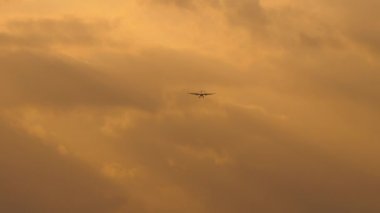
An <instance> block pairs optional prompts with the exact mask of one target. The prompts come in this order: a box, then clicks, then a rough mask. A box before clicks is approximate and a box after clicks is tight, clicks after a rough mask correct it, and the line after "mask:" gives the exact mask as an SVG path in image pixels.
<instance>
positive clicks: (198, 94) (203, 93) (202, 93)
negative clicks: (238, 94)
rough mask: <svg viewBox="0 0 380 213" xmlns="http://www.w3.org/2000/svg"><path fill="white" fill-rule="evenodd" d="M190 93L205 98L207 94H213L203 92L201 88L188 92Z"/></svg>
mask: <svg viewBox="0 0 380 213" xmlns="http://www.w3.org/2000/svg"><path fill="white" fill-rule="evenodd" d="M189 94H190V95H196V96H198V98H203V99H204V98H205V96H207V95H214V94H215V93H206V92H203V91H202V90H201V92H190V93H189Z"/></svg>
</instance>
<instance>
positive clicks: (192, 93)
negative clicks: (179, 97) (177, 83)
mask: <svg viewBox="0 0 380 213" xmlns="http://www.w3.org/2000/svg"><path fill="white" fill-rule="evenodd" d="M189 94H190V95H200V94H199V93H197V92H189Z"/></svg>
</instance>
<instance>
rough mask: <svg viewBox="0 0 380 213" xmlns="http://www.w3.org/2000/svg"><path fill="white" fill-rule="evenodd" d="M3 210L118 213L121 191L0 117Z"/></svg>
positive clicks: (120, 203)
mask: <svg viewBox="0 0 380 213" xmlns="http://www.w3.org/2000/svg"><path fill="white" fill-rule="evenodd" d="M0 132H1V136H0V138H1V143H2V149H3V151H4V153H3V154H2V155H1V162H0V168H1V170H2V171H3V172H2V173H1V175H0V177H1V182H0V187H1V189H2V190H1V192H0V197H1V199H0V200H1V201H0V204H1V205H0V209H1V211H3V212H117V211H119V210H120V209H122V208H125V204H126V202H127V200H126V197H125V194H124V192H123V190H121V189H120V188H119V187H118V185H117V184H114V183H112V182H111V181H109V180H107V179H106V178H105V177H103V176H102V175H101V174H100V173H98V172H97V171H95V170H93V169H91V168H90V167H89V166H88V165H86V164H85V163H83V162H81V161H79V160H78V159H76V158H74V157H73V156H70V155H61V154H60V153H59V152H58V151H56V150H55V149H53V147H51V146H48V145H44V144H43V143H41V142H40V141H39V140H38V139H36V138H33V137H31V136H29V135H27V134H25V133H24V132H23V131H22V130H20V129H16V128H13V127H11V126H10V125H9V124H7V123H6V122H5V121H4V120H3V119H2V120H1V121H0Z"/></svg>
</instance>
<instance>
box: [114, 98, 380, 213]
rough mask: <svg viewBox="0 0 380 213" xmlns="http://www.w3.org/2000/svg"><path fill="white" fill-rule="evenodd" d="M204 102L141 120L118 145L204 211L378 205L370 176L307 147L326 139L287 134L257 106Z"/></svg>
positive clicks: (377, 184) (345, 208)
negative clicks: (256, 107) (246, 106)
mask: <svg viewBox="0 0 380 213" xmlns="http://www.w3.org/2000/svg"><path fill="white" fill-rule="evenodd" d="M207 106H208V107H207V108H205V107H204V106H197V105H193V109H194V108H195V109H197V110H195V111H191V110H184V111H183V113H182V116H176V115H170V114H168V115H162V116H161V119H153V118H149V119H147V120H145V121H140V122H138V124H137V125H136V126H135V127H134V128H130V129H128V130H127V132H126V133H125V136H124V137H123V138H122V142H120V143H119V145H118V146H121V147H123V148H119V149H118V150H123V151H122V155H127V156H129V159H131V158H132V159H133V160H134V163H135V164H136V165H140V166H143V167H145V168H146V169H147V170H148V171H149V174H150V176H152V177H154V178H155V179H156V180H157V181H158V180H166V181H167V182H163V183H161V184H163V185H166V187H173V186H175V187H178V188H180V189H181V190H183V191H184V192H185V194H187V195H189V196H190V198H193V199H194V200H196V202H200V203H201V205H202V206H203V207H204V209H205V210H204V212H214V211H218V212H236V211H239V212H251V211H252V210H253V209H255V210H258V211H261V212H320V211H325V212H335V211H338V212H339V211H348V212H357V211H368V212H376V211H378V210H379V208H380V206H379V205H378V204H377V202H376V201H375V199H374V197H375V194H376V191H377V190H379V187H380V182H379V181H378V180H377V177H376V176H374V175H371V174H368V173H366V172H363V171H361V170H360V169H357V168H355V167H352V166H350V165H348V164H346V163H345V162H343V161H340V160H338V159H336V158H334V157H333V156H331V155H328V154H326V153H325V152H324V151H322V149H319V148H318V147H317V146H314V145H312V144H314V142H317V141H319V140H327V141H328V140H330V139H326V138H324V137H319V138H314V139H312V138H304V137H303V135H302V133H300V132H297V133H296V134H291V133H290V132H291V131H290V129H289V127H288V123H287V122H286V121H281V119H278V118H275V117H272V116H270V115H266V114H263V113H262V112H260V111H259V110H253V111H251V110H247V109H245V108H242V107H236V106H228V105H226V104H224V105H218V104H216V103H212V102H207ZM210 108H212V110H211V109H210ZM202 109H203V110H205V109H207V110H210V112H209V113H205V114H203V113H200V112H202ZM212 112H214V114H213V113H212ZM146 132H149V134H145V133H146ZM127 150H130V151H127ZM347 201H348V202H347ZM163 202H165V203H166V202H167V201H163ZM167 205H169V206H166V207H165V208H170V207H173V206H172V205H170V204H167ZM165 208H164V209H162V212H165V211H166V210H167V209H165ZM177 208H178V209H183V208H185V207H184V206H177ZM190 211H191V210H190Z"/></svg>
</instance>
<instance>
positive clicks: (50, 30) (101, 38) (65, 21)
mask: <svg viewBox="0 0 380 213" xmlns="http://www.w3.org/2000/svg"><path fill="white" fill-rule="evenodd" d="M114 27H115V25H114V24H112V22H110V21H106V20H86V19H81V18H76V17H63V18H18V19H17V18H13V19H6V21H5V23H4V26H3V29H2V31H0V44H2V46H3V47H2V48H5V47H8V48H21V49H31V48H32V49H41V48H50V47H54V46H57V45H65V46H67V45H69V46H75V47H84V46H101V45H105V43H106V42H109V34H110V31H112V30H113V29H114Z"/></svg>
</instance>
